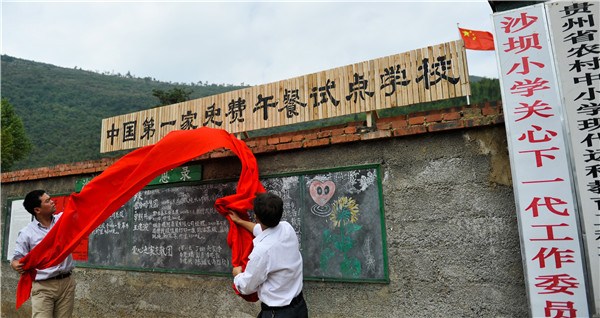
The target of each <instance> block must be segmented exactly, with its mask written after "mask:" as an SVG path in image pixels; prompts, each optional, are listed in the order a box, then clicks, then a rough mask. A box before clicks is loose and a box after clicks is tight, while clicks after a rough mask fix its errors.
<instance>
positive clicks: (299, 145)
mask: <svg viewBox="0 0 600 318" xmlns="http://www.w3.org/2000/svg"><path fill="white" fill-rule="evenodd" d="M275 148H276V149H277V150H289V149H299V148H302V142H301V141H296V142H288V143H285V144H279V145H277V146H275Z"/></svg>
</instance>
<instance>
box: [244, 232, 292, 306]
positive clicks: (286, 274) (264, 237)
mask: <svg viewBox="0 0 600 318" xmlns="http://www.w3.org/2000/svg"><path fill="white" fill-rule="evenodd" d="M253 234H254V236H255V238H254V240H253V241H252V242H253V243H254V249H253V250H252V253H250V256H249V257H248V258H249V261H248V264H247V266H246V269H245V271H244V272H243V273H241V274H238V275H237V276H235V278H234V279H233V282H234V284H235V286H236V287H237V289H238V291H240V293H242V294H244V295H247V294H251V293H253V292H258V298H259V299H260V300H261V301H262V302H263V303H265V304H267V305H268V306H272V307H280V306H286V305H289V304H290V303H291V301H292V299H293V298H294V297H296V296H298V294H300V292H301V291H302V255H301V254H300V249H299V244H298V237H297V236H296V231H294V228H293V227H292V226H291V225H290V224H289V223H288V222H285V221H282V222H279V224H278V225H277V226H275V227H272V228H267V229H265V230H264V231H263V230H262V228H261V227H260V224H257V225H256V226H254V230H253Z"/></svg>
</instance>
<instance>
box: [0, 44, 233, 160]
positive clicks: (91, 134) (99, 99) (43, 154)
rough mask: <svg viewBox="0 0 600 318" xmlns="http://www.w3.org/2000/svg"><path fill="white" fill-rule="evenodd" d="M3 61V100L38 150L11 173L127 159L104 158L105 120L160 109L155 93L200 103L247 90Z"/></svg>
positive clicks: (36, 63) (9, 58) (42, 64)
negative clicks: (181, 91)
mask: <svg viewBox="0 0 600 318" xmlns="http://www.w3.org/2000/svg"><path fill="white" fill-rule="evenodd" d="M1 59H2V91H1V93H2V98H7V99H8V101H9V102H10V103H11V104H12V105H13V106H14V108H15V112H16V113H17V115H19V116H20V117H21V119H22V120H23V124H24V126H25V130H26V132H27V135H28V136H29V138H30V139H31V142H32V143H33V145H34V148H33V151H32V152H31V154H30V155H29V157H28V158H26V159H24V160H21V161H19V162H17V163H15V165H14V166H13V168H12V170H19V169H23V168H32V167H42V166H48V165H55V164H60V163H70V162H78V161H83V160H90V159H98V158H103V157H109V156H119V155H122V154H123V153H110V154H100V151H99V150H100V128H101V124H102V119H103V118H107V117H111V116H116V115H121V114H127V113H131V112H136V111H139V110H143V109H148V108H150V107H153V106H156V105H158V102H159V101H158V99H157V98H156V97H154V96H153V95H152V90H153V89H161V90H164V91H166V90H170V89H172V88H175V87H181V88H185V89H187V90H192V91H193V92H192V94H191V98H193V99H196V98H201V97H205V96H210V95H215V94H220V93H223V92H227V91H232V90H236V89H240V88H243V87H241V86H233V85H227V86H223V85H216V84H210V85H209V84H178V83H165V82H159V81H156V80H154V79H152V78H149V77H146V78H136V77H133V76H131V75H129V74H127V75H110V74H98V73H95V72H91V71H84V70H81V69H70V68H64V67H57V66H54V65H50V64H44V63H38V62H33V61H28V60H23V59H19V58H14V57H10V56H7V55H2V58H1Z"/></svg>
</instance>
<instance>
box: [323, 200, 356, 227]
mask: <svg viewBox="0 0 600 318" xmlns="http://www.w3.org/2000/svg"><path fill="white" fill-rule="evenodd" d="M329 219H330V220H331V221H332V222H333V225H334V226H335V227H340V226H344V225H347V224H348V223H356V221H358V204H356V201H354V199H352V198H349V197H340V198H339V199H337V200H336V201H335V202H334V203H333V204H332V212H331V215H329Z"/></svg>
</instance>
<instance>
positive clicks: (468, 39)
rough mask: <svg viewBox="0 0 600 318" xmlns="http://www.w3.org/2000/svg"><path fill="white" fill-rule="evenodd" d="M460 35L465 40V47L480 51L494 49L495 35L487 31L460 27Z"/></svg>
mask: <svg viewBox="0 0 600 318" xmlns="http://www.w3.org/2000/svg"><path fill="white" fill-rule="evenodd" d="M458 30H459V31H460V36H461V37H462V39H463V41H464V42H465V49H469V50H479V51H493V50H494V36H493V35H492V34H491V33H490V32H487V31H475V30H469V29H463V28H458Z"/></svg>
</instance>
